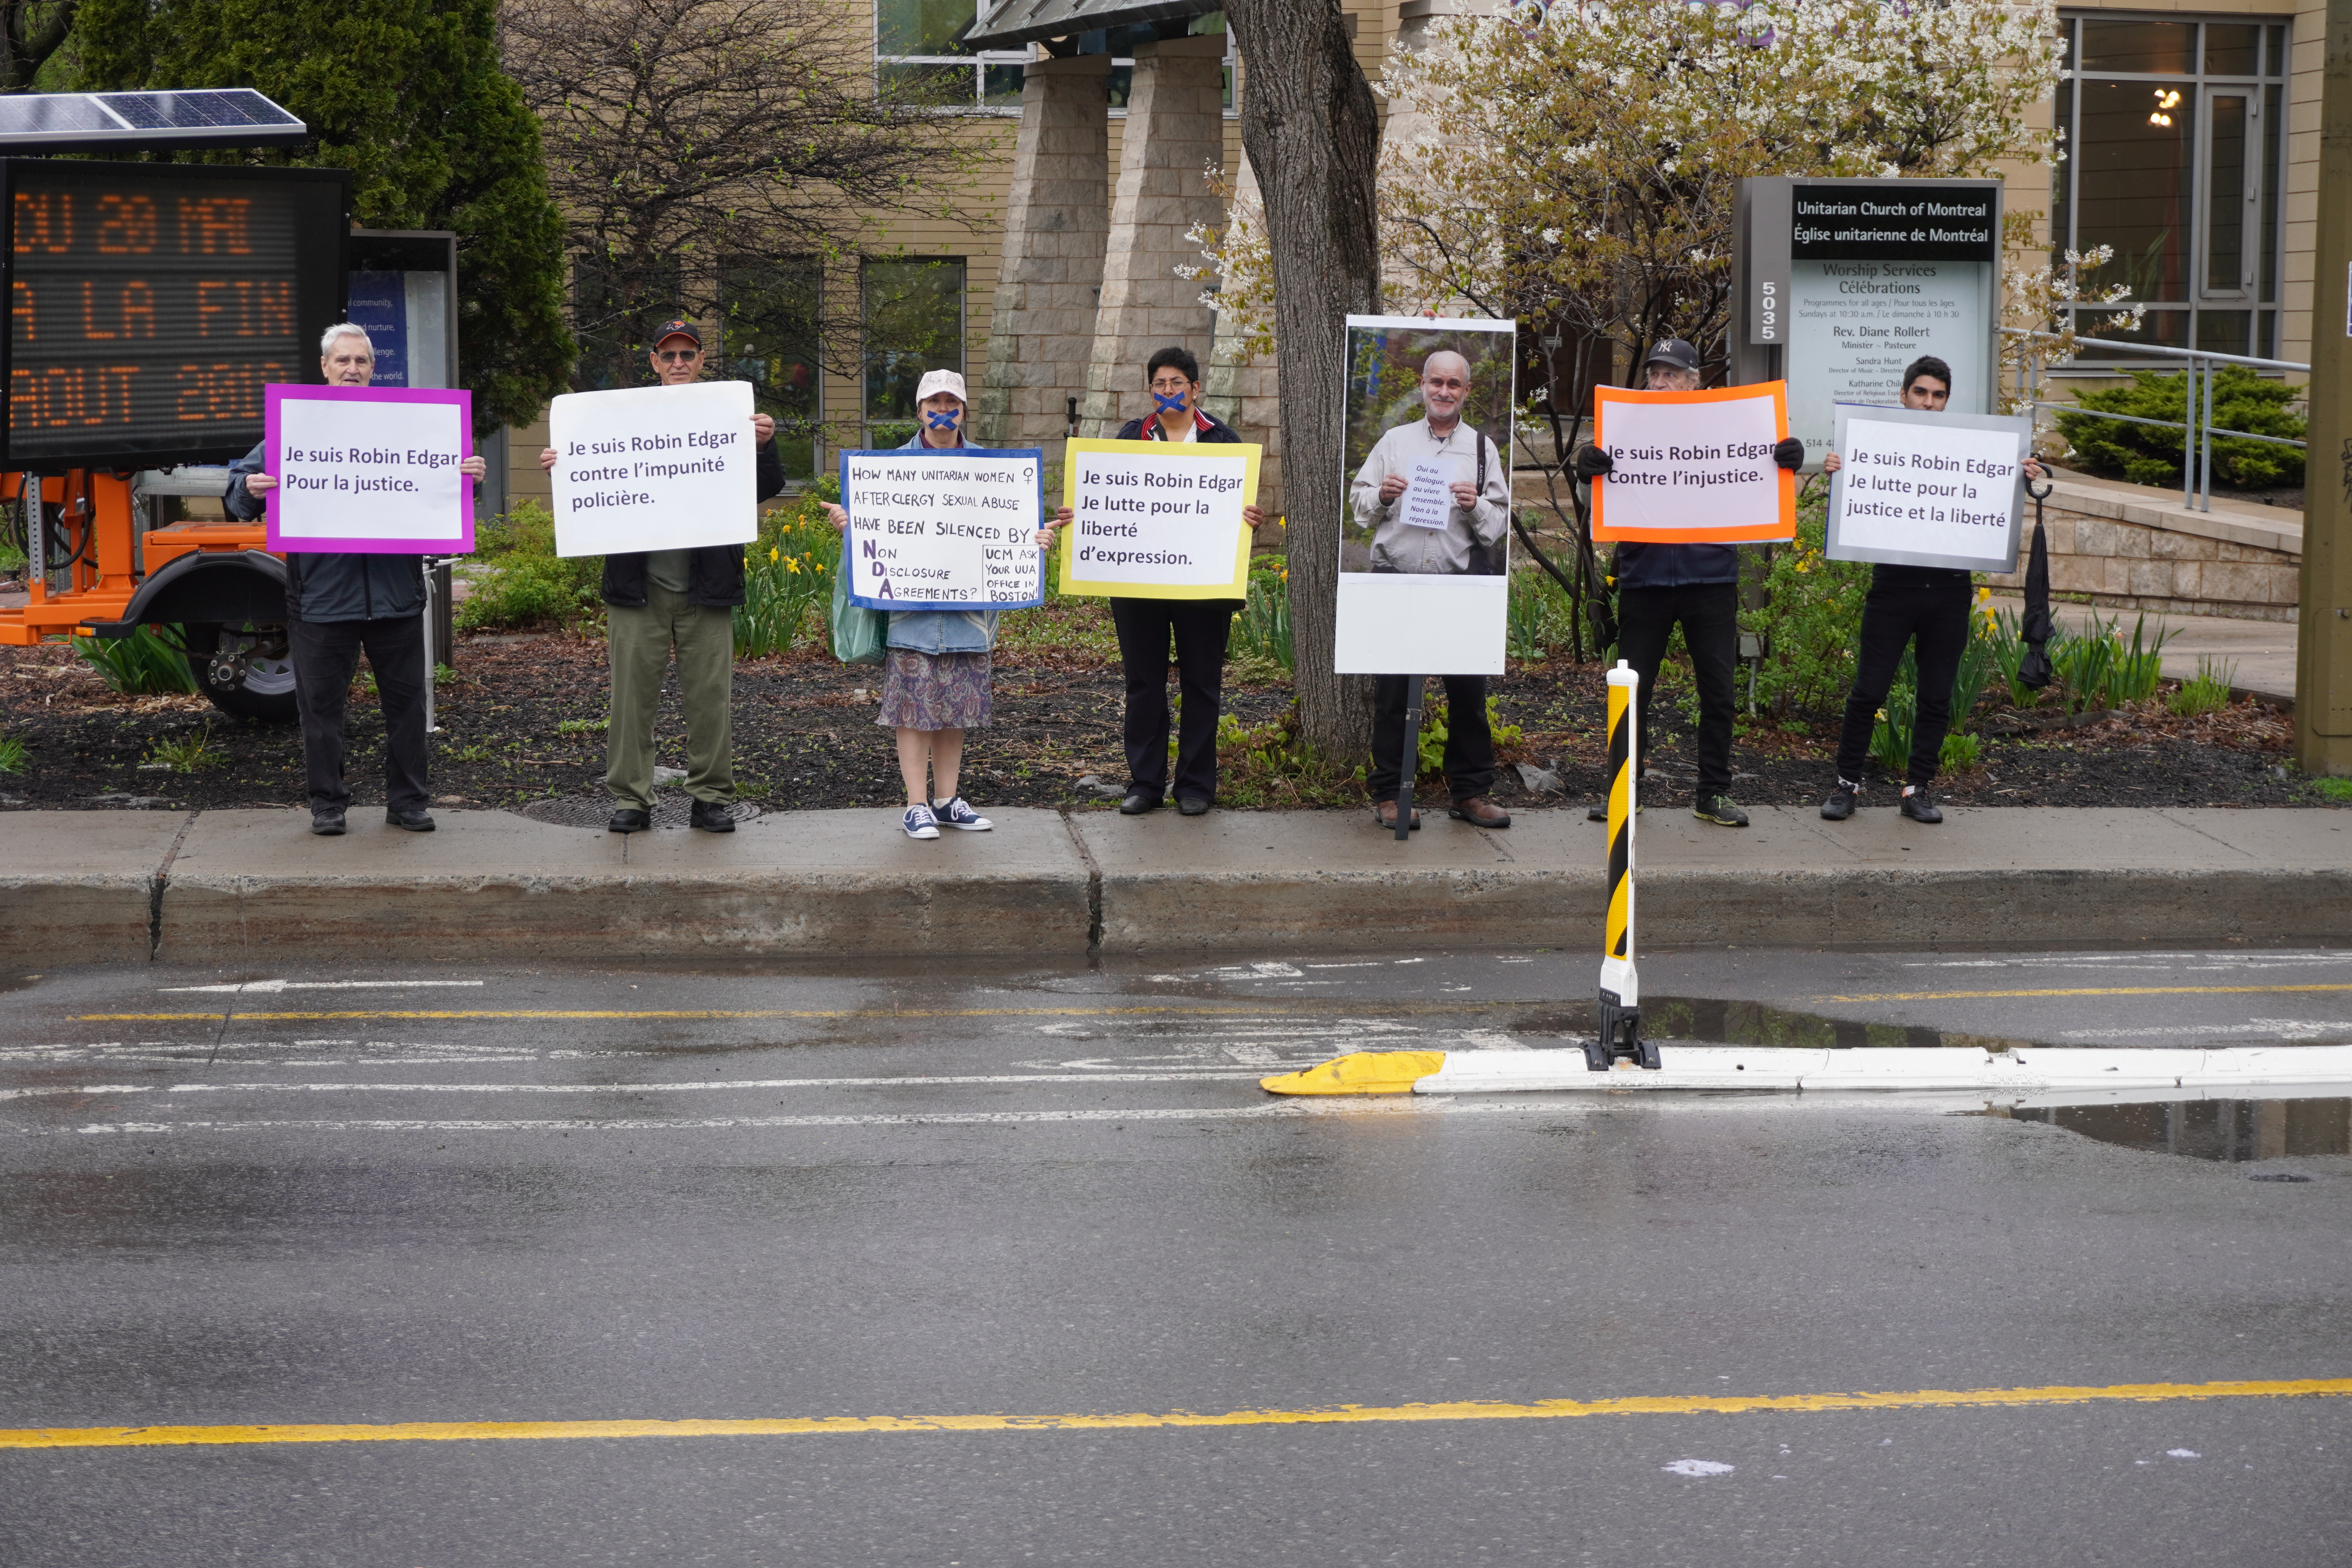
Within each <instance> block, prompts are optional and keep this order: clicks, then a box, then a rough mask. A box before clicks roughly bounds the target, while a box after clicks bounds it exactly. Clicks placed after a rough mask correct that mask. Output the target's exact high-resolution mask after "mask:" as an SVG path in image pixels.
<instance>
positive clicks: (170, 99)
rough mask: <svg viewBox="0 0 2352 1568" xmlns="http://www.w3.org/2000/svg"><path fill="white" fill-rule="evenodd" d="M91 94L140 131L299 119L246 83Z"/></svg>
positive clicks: (277, 126) (294, 123) (276, 125)
mask: <svg viewBox="0 0 2352 1568" xmlns="http://www.w3.org/2000/svg"><path fill="white" fill-rule="evenodd" d="M90 97H91V98H92V99H93V100H95V101H97V102H98V103H100V104H103V105H104V106H105V107H106V108H108V109H110V110H113V111H114V112H115V113H117V114H119V115H121V117H122V118H123V120H124V121H127V122H128V123H130V124H131V125H133V126H135V127H137V128H138V129H139V130H142V131H217V130H225V129H230V128H236V129H240V130H241V129H243V128H245V127H247V126H256V125H258V126H268V127H269V128H271V129H273V130H283V129H285V128H287V127H289V126H290V127H292V128H293V129H295V130H297V131H299V130H301V129H302V128H303V127H302V122H301V121H299V120H297V119H295V118H294V117H293V116H292V115H290V114H289V113H287V112H286V111H285V110H282V109H280V108H278V106H277V105H276V104H274V103H272V102H270V101H269V100H268V99H266V98H264V97H262V96H261V94H259V93H257V92H256V91H254V90H253V89H251V88H249V87H236V88H228V89H222V90H217V91H204V92H98V93H92V94H91V95H90Z"/></svg>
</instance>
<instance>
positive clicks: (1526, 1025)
mask: <svg viewBox="0 0 2352 1568" xmlns="http://www.w3.org/2000/svg"><path fill="white" fill-rule="evenodd" d="M1600 1027H1601V1019H1600V1015H1599V1013H1598V1012H1597V1011H1596V1009H1595V1008H1594V1006H1593V1004H1591V1003H1590V1002H1571V1003H1568V1004H1565V1005H1559V1006H1548V1007H1542V1008H1522V1009H1520V1010H1519V1012H1518V1013H1517V1015H1516V1016H1512V1017H1511V1018H1510V1019H1509V1020H1508V1021H1507V1023H1505V1025H1504V1029H1505V1031H1506V1032H1507V1033H1509V1034H1513V1035H1565V1036H1572V1037H1583V1036H1587V1035H1590V1034H1591V1033H1593V1032H1594V1031H1595V1030H1597V1029H1598V1028H1600ZM1642 1032H1643V1034H1645V1035H1647V1036H1649V1037H1651V1038H1653V1039H1659V1040H1702V1041H1705V1042H1706V1043H1707V1044H1708V1045H1721V1046H1785V1047H1790V1048H1791V1049H1796V1050H1826V1049H1829V1048H1832V1047H1849V1048H1851V1047H1863V1046H1875V1047H1904V1046H1910V1047H1935V1046H1980V1047H1985V1048H1986V1049H1989V1050H2005V1049H2007V1048H2008V1047H2011V1046H2022V1045H2030V1044H2032V1042H2031V1041H2027V1040H2006V1039H1994V1038H1992V1037H1989V1036H1985V1035H1955V1034H1948V1033H1946V1032H1945V1031H1943V1030H1941V1029H1929V1028H1922V1027H1919V1026H1911V1025H1904V1024H1864V1023H1859V1022H1856V1021H1855V1020H1853V1019H1851V1018H1825V1017H1823V1016H1821V1015H1820V1014H1818V1013H1799V1012H1794V1011H1791V1010H1790V1009H1789V1008H1786V1007H1775V1006H1772V1005H1769V1003H1764V1002H1726V1001H1721V1000H1718V999H1716V998H1712V997H1705V996H1645V997H1643V999H1642Z"/></svg>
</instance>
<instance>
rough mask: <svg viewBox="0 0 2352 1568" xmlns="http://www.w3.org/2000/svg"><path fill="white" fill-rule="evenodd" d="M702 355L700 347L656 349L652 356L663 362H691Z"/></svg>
mask: <svg viewBox="0 0 2352 1568" xmlns="http://www.w3.org/2000/svg"><path fill="white" fill-rule="evenodd" d="M701 357H702V351H701V350H700V349H656V350H655V351H654V358H656V359H657V360H659V361H661V362H662V363H664V364H691V363H694V362H695V361H696V360H698V359H700V358H701Z"/></svg>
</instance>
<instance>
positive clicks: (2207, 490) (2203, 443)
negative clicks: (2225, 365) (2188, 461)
mask: <svg viewBox="0 0 2352 1568" xmlns="http://www.w3.org/2000/svg"><path fill="white" fill-rule="evenodd" d="M2199 441H2200V446H2199V450H2200V456H2199V458H2198V459H2197V510H2199V511H2211V510H2213V362H2212V361H2211V360H2210V359H2209V360H2207V361H2206V362H2205V425H2204V431H2203V434H2202V435H2201V436H2200V438H2199Z"/></svg>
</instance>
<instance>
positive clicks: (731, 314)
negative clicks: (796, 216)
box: [712, 257, 824, 484]
mask: <svg viewBox="0 0 2352 1568" xmlns="http://www.w3.org/2000/svg"><path fill="white" fill-rule="evenodd" d="M823 300H824V268H823V267H822V265H821V264H820V263H819V262H818V261H817V259H816V258H814V257H785V258H782V259H778V260H766V259H736V260H731V261H722V262H720V263H719V317H720V326H719V353H718V355H717V359H718V363H717V364H715V365H714V366H713V367H712V374H714V375H716V376H718V377H719V378H720V379H722V380H732V381H748V382H750V383H751V403H752V406H753V407H755V408H757V409H758V410H759V411H760V412H761V413H762V414H765V415H767V416H769V417H771V418H772V419H773V420H775V422H776V456H777V457H779V458H782V460H783V465H784V478H785V479H787V480H789V481H792V482H793V483H796V484H797V483H802V482H805V481H806V480H807V479H811V478H812V477H814V474H815V473H816V469H817V465H818V463H819V462H820V461H821V460H822V458H823V453H822V451H821V450H820V447H819V441H820V428H819V427H820V424H821V422H822V420H823V417H824V405H823V402H822V393H823V388H824V373H823V371H822V369H821V368H820V367H821V365H822V363H823V358H822V354H821V353H820V350H821V347H822V339H821V335H820V334H821V332H822V331H823V321H824V318H823V315H822V311H821V307H822V304H823Z"/></svg>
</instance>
